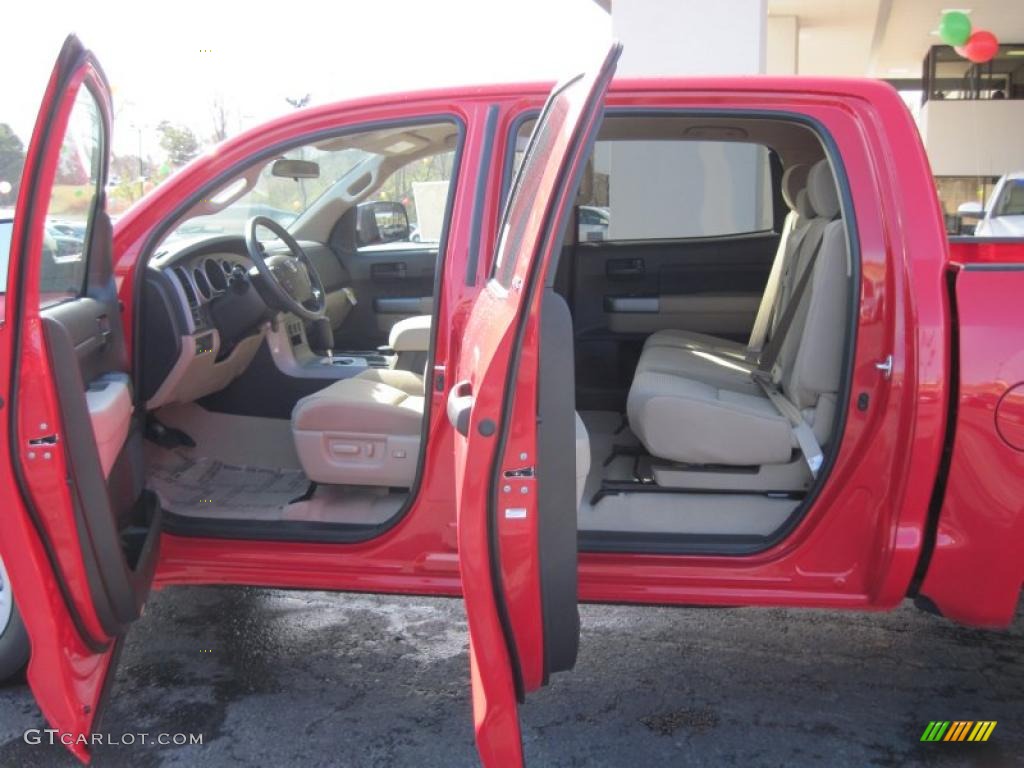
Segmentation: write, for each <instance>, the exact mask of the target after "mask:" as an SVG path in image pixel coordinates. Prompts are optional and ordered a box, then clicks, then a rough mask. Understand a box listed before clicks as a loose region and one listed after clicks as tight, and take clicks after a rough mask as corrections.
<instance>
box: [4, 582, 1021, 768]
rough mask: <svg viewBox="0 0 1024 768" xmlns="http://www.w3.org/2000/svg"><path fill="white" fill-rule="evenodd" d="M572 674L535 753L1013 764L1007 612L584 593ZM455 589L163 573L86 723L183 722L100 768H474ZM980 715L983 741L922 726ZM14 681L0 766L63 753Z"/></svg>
mask: <svg viewBox="0 0 1024 768" xmlns="http://www.w3.org/2000/svg"><path fill="white" fill-rule="evenodd" d="M582 616H583V645H582V651H581V656H580V660H579V663H578V665H577V669H576V671H575V672H574V673H571V674H568V675H560V676H558V677H557V678H556V679H555V680H554V682H553V684H552V685H551V686H550V687H549V688H548V689H546V690H545V691H543V692H541V693H539V694H535V695H533V696H532V697H531V698H530V701H529V703H528V705H527V706H526V707H525V708H524V710H523V721H524V739H525V743H526V751H527V755H528V759H529V762H530V764H531V765H532V766H544V767H545V768H546V767H547V766H583V765H586V766H648V765H651V766H656V765H695V766H730V765H736V766H762V765H764V766H787V767H788V766H800V765H828V766H847V765H849V766H872V765H874V766H906V765H930V764H938V765H971V766H973V765H978V766H1009V765H1024V694H1022V691H1024V663H1022V662H1024V653H1022V652H1024V613H1022V614H1021V615H1019V616H1018V619H1017V621H1016V623H1015V625H1014V626H1013V628H1012V630H1011V631H1010V632H1008V633H1001V634H995V633H983V632H975V631H971V630H967V629H963V628H959V627H955V626H953V625H951V624H947V623H945V622H943V621H941V620H939V619H935V618H933V617H930V616H927V615H925V614H923V613H920V612H918V611H916V610H915V609H914V608H912V607H910V606H909V605H908V606H906V607H905V608H903V609H901V610H899V611H897V612H895V613H892V614H885V615H858V614H836V613H832V614H826V613H818V612H810V611H806V612H805V611H782V610H767V611H755V610H681V609H662V608H656V609H650V608H632V607H606V606H584V607H583V609H582ZM467 678H468V662H467V657H466V633H465V620H464V617H463V612H462V604H461V602H459V601H456V600H427V599H418V598H417V599H411V598H386V597H376V596H358V595H356V596H345V595H330V594H323V593H297V592H281V591H276V590H262V589H229V588H205V589H185V588H180V589H173V590H168V591H166V592H164V593H161V594H159V595H157V596H155V597H154V598H153V599H152V600H151V602H150V607H149V610H148V612H147V615H146V617H145V618H144V619H143V620H142V621H140V622H139V623H138V625H137V626H136V628H134V629H133V630H132V633H131V635H130V636H129V641H128V643H127V646H126V648H125V651H124V655H123V657H122V662H121V667H120V672H119V674H118V677H117V683H116V687H115V690H114V695H113V699H112V701H111V705H110V708H109V710H108V711H107V714H106V718H105V721H104V728H103V730H104V731H106V732H108V733H112V734H121V733H125V732H132V733H135V732H140V731H149V732H153V733H156V732H161V731H163V732H180V731H183V732H197V733H202V734H203V736H204V744H203V745H202V746H194V747H182V748H175V747H156V746H145V747H140V746H135V747H125V746H116V747H115V746H107V747H99V748H98V749H97V751H96V755H95V759H94V763H93V764H94V765H95V766H98V767H99V768H104V767H105V766H133V768H134V767H135V766H207V765H210V766H222V765H267V766H274V768H278V767H281V768H284V767H286V766H303V768H305V767H306V766H320V765H324V766H327V765H331V766H349V765H351V766H392V765H398V766H416V767H417V768H429V767H431V766H438V767H441V766H443V767H444V768H452V767H453V766H471V765H474V764H475V753H474V749H473V744H472V728H471V724H470V723H471V719H470V704H469V697H468V679H467ZM940 718H941V719H949V720H953V719H971V720H976V719H990V720H998V721H999V724H998V726H997V727H996V730H995V731H994V733H993V735H992V738H991V741H990V743H988V744H928V745H922V744H920V743H919V742H918V739H919V737H920V735H921V732H922V730H923V729H924V726H925V724H926V723H927V721H928V720H932V719H940ZM40 727H44V726H43V722H42V719H41V717H40V715H39V712H38V710H37V709H36V707H35V705H34V703H33V701H32V698H31V696H30V695H29V693H28V692H27V690H26V689H25V688H24V687H21V686H16V687H11V688H7V689H3V690H0V766H3V767H4V768H7V767H8V766H10V767H12V768H15V767H18V768H20V767H22V766H24V767H25V768H29V767H30V766H63V765H73V763H72V761H71V760H70V759H69V758H66V757H65V756H64V755H63V754H62V750H61V749H60V748H57V747H48V746H29V745H26V744H24V743H23V741H22V738H21V735H22V733H23V731H24V730H25V729H26V728H40Z"/></svg>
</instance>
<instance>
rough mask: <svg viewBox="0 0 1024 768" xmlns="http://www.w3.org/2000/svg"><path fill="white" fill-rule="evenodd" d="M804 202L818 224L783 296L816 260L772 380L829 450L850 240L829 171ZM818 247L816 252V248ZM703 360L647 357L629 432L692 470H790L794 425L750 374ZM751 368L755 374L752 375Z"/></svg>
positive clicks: (658, 349) (823, 165) (816, 176)
mask: <svg viewBox="0 0 1024 768" xmlns="http://www.w3.org/2000/svg"><path fill="white" fill-rule="evenodd" d="M808 195H809V198H810V202H811V207H812V208H813V209H814V213H815V214H816V215H815V217H814V219H812V221H811V222H810V223H809V225H808V226H811V227H814V228H815V229H816V230H818V231H820V232H821V237H820V238H819V237H818V236H817V234H816V232H814V231H811V232H809V233H808V235H807V236H805V237H804V238H803V240H802V242H801V244H800V247H799V249H798V253H797V254H796V256H795V258H793V259H791V262H792V266H791V269H790V270H789V274H788V276H786V277H784V280H785V281H786V282H784V283H783V285H782V287H781V290H782V291H783V292H784V294H785V295H788V298H793V296H794V292H795V291H796V285H797V283H798V282H799V278H800V277H801V276H802V275H803V273H804V269H805V268H806V266H807V264H808V263H809V262H810V260H811V258H812V257H814V254H815V251H817V256H816V260H815V262H814V266H813V272H812V273H811V277H810V282H809V283H808V284H807V288H806V289H805V291H804V293H803V295H802V296H801V297H800V298H799V302H798V304H797V305H796V310H795V312H796V314H795V315H794V317H793V322H792V324H791V325H790V327H789V329H788V332H786V333H785V336H784V339H780V341H781V342H782V343H781V348H780V350H779V352H778V358H777V361H776V364H775V366H774V368H773V371H772V373H771V375H770V376H766V378H768V379H770V382H771V384H770V389H772V390H773V391H774V390H777V391H778V393H780V394H781V395H782V396H783V397H784V398H785V400H786V401H788V402H789V403H791V404H792V405H793V406H794V411H795V412H798V413H799V417H800V419H801V420H802V422H803V423H804V424H806V425H807V426H808V427H810V428H811V429H812V430H813V433H814V436H815V437H816V439H817V441H818V442H819V443H820V444H821V445H825V444H827V442H828V440H829V438H830V437H831V435H830V430H831V425H832V420H833V419H832V417H833V415H834V409H835V403H836V393H837V392H838V390H839V379H840V372H841V362H842V350H843V344H842V340H843V339H844V337H845V330H846V329H845V321H846V306H847V301H848V290H847V287H848V282H847V280H848V253H847V239H846V232H845V229H844V226H843V223H842V221H841V220H837V217H838V215H839V198H838V194H837V191H836V187H835V182H834V180H833V177H832V173H831V169H830V168H829V166H828V163H827V161H821V162H819V163H817V164H816V165H815V166H814V168H812V170H811V172H810V175H809V180H808ZM819 243H820V247H819ZM697 352H702V350H695V349H692V348H691V349H674V350H673V349H668V348H666V347H664V346H660V345H657V344H655V345H652V346H650V347H647V348H645V350H644V353H643V354H642V355H641V358H640V364H639V365H638V367H637V373H636V376H635V377H634V380H633V385H632V387H631V388H630V392H629V398H628V401H627V414H628V417H629V423H630V426H631V427H632V429H633V431H634V433H635V434H636V436H637V437H638V438H639V439H640V440H641V442H642V443H643V444H644V446H645V447H646V448H647V450H648V451H649V452H650V453H651V454H652V455H654V456H656V457H659V458H663V459H668V460H671V461H676V462H683V463H688V464H723V465H733V466H738V465H764V464H780V463H786V462H789V461H790V460H791V458H792V456H793V453H794V451H795V450H796V449H798V447H799V446H798V442H797V440H796V437H795V431H794V428H793V427H794V425H793V424H792V423H791V420H790V419H789V418H788V417H787V415H784V414H783V413H782V412H781V411H780V409H779V408H778V406H777V405H776V404H774V403H773V402H772V400H771V399H770V397H769V395H768V394H766V392H765V390H764V388H763V387H762V385H761V384H759V383H758V382H757V381H755V380H754V377H753V376H752V374H751V373H750V372H749V371H748V370H743V369H742V367H740V366H734V367H732V368H730V367H729V366H727V365H722V364H716V363H714V362H711V361H709V360H708V353H705V354H704V356H701V355H698V354H696V353H697ZM748 367H749V366H748Z"/></svg>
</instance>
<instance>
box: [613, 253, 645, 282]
mask: <svg viewBox="0 0 1024 768" xmlns="http://www.w3.org/2000/svg"><path fill="white" fill-rule="evenodd" d="M646 271H647V270H646V266H645V265H644V260H643V259H641V258H632V259H610V260H609V261H607V262H606V263H605V265H604V272H605V276H607V277H610V278H619V277H642V276H643V274H644V273H645V272H646Z"/></svg>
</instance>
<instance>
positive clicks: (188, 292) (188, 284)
mask: <svg viewBox="0 0 1024 768" xmlns="http://www.w3.org/2000/svg"><path fill="white" fill-rule="evenodd" d="M174 276H175V277H176V278H178V282H179V283H181V289H182V290H183V291H185V299H186V300H187V301H188V305H189V306H190V307H198V306H199V299H198V298H196V291H195V289H194V288H193V287H192V281H191V280H189V279H188V272H186V271H185V270H184V269H182V268H181V267H175V268H174Z"/></svg>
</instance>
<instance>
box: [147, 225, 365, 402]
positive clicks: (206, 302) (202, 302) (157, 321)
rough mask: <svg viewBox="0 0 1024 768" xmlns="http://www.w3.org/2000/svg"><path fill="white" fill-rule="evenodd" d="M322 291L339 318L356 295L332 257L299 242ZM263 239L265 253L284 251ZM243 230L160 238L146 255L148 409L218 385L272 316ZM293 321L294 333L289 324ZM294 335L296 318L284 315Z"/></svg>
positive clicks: (244, 360) (240, 366) (251, 351)
mask: <svg viewBox="0 0 1024 768" xmlns="http://www.w3.org/2000/svg"><path fill="white" fill-rule="evenodd" d="M302 247H303V250H304V251H305V252H306V255H307V256H308V257H309V258H310V260H311V261H313V263H314V265H315V266H316V268H317V272H318V273H319V274H320V277H321V280H322V281H323V283H324V286H325V289H326V290H327V311H328V316H329V317H330V318H331V319H332V323H333V324H340V323H341V322H342V321H343V320H344V318H345V316H346V314H347V313H348V311H349V309H350V308H351V306H354V303H355V301H354V297H352V294H351V291H350V290H349V289H348V287H347V286H348V284H349V282H350V280H349V276H348V274H347V272H346V271H345V269H344V267H343V266H342V265H341V262H340V261H339V260H338V258H337V256H335V255H334V253H333V251H331V250H330V249H329V248H328V247H327V246H325V245H323V244H321V243H309V242H303V243H302ZM286 252H287V250H286V249H285V248H284V247H283V246H280V247H276V246H273V245H268V247H267V255H268V256H273V255H276V254H277V253H286ZM261 280H262V278H260V277H259V275H258V273H257V271H256V269H255V267H254V265H253V263H252V259H251V258H250V257H249V255H248V251H247V248H246V245H245V241H244V239H243V238H242V237H241V236H230V235H225V236H217V237H212V238H211V237H208V236H207V237H206V238H204V239H201V240H192V241H179V242H177V243H172V245H171V246H170V247H167V246H166V244H165V246H163V247H162V248H161V250H159V251H157V253H155V254H154V255H153V257H152V258H151V259H150V261H149V263H148V265H147V267H146V272H145V278H144V283H143V304H142V315H143V316H142V329H141V336H142V341H143V346H142V376H141V387H142V393H141V394H142V399H143V401H144V402H145V403H146V407H147V409H149V410H153V409H156V408H159V407H160V406H163V405H168V404H171V403H176V402H177V403H180V402H190V401H193V400H197V399H199V398H201V397H205V396H206V395H209V394H212V393H214V392H216V391H218V390H220V389H223V388H224V387H226V386H227V385H228V384H230V383H231V381H232V380H233V379H234V378H236V377H237V376H239V375H240V374H241V373H242V372H243V371H244V370H245V369H246V368H247V367H248V366H249V364H250V363H251V362H252V360H253V357H254V356H255V355H256V352H257V351H258V349H259V347H260V345H261V344H262V343H263V340H264V338H266V336H267V334H268V326H269V322H268V321H270V320H271V319H272V318H274V317H275V315H277V310H276V309H274V308H273V307H272V306H271V305H270V304H269V303H268V301H267V300H266V299H265V298H264V289H263V286H262V284H261ZM295 324H298V326H299V328H298V330H296V331H291V329H292V326H294V325H295ZM285 325H286V327H287V328H288V329H289V331H290V332H292V333H293V335H294V336H295V337H298V338H304V334H303V332H302V328H301V321H299V320H298V318H296V317H294V316H293V315H286V316H285Z"/></svg>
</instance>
